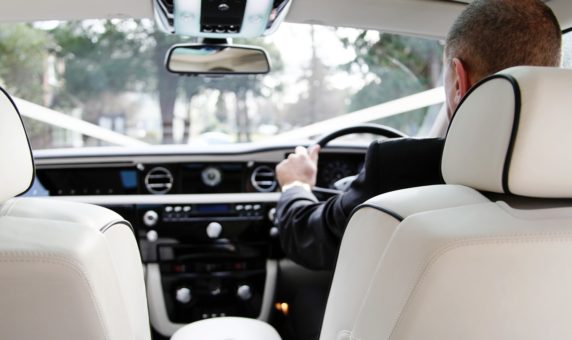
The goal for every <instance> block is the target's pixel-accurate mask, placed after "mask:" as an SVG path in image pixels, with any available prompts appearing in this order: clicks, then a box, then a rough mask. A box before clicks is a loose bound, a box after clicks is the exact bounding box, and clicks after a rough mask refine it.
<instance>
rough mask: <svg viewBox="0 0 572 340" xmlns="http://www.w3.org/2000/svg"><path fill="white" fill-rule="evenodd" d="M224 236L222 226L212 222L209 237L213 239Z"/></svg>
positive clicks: (209, 226) (208, 228)
mask: <svg viewBox="0 0 572 340" xmlns="http://www.w3.org/2000/svg"><path fill="white" fill-rule="evenodd" d="M221 234H222V224H220V223H218V222H211V223H209V225H208V226H207V236H208V237H209V238H211V239H216V238H219V237H220V235H221Z"/></svg>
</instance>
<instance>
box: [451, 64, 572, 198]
mask: <svg viewBox="0 0 572 340" xmlns="http://www.w3.org/2000/svg"><path fill="white" fill-rule="evenodd" d="M571 101H572V70H565V69H558V68H546V67H516V68H511V69H508V70H505V71H502V72H500V73H499V74H496V75H494V76H492V77H490V78H487V79H485V80H483V81H482V82H480V83H479V84H477V85H475V86H474V87H473V88H472V89H471V91H470V92H469V93H468V94H467V95H466V96H465V98H464V100H463V101H462V103H461V105H460V106H459V108H458V109H457V112H456V113H455V116H454V117H453V121H452V122H451V126H450V128H449V132H448V134H447V140H446V142H445V149H444V151H443V161H442V164H441V167H442V172H443V178H444V179H445V182H447V183H449V184H461V185H465V186H469V187H472V188H475V189H477V190H482V191H489V192H495V193H505V194H514V195H520V196H527V197H538V198H572V152H571V151H570V150H571V148H572V105H571V104H570V103H571Z"/></svg>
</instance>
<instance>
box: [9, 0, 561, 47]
mask: <svg viewBox="0 0 572 340" xmlns="http://www.w3.org/2000/svg"><path fill="white" fill-rule="evenodd" d="M292 1H293V4H292V8H291V11H290V13H289V15H288V17H287V19H286V21H288V22H295V23H315V24H322V25H329V26H340V27H356V28H368V29H376V30H380V31H385V32H393V33H402V34H410V35H419V36H428V37H436V38H443V37H444V36H445V35H446V33H447V31H448V29H449V27H450V26H451V24H452V23H453V20H454V19H455V17H456V16H457V15H458V14H459V13H460V12H461V11H462V10H463V8H464V6H465V4H464V3H466V2H470V1H471V0H459V1H454V0H351V1H349V0H292ZM548 4H549V5H550V6H551V7H552V8H553V9H554V11H555V13H556V15H557V16H558V18H559V20H560V23H561V26H562V28H563V29H566V28H569V27H572V1H570V0H549V1H548ZM118 17H119V18H125V17H130V18H153V11H152V2H151V0H96V1H94V0H73V1H70V0H18V1H5V2H4V3H3V4H2V10H1V11H0V22H18V21H38V20H79V19H100V18H118Z"/></svg>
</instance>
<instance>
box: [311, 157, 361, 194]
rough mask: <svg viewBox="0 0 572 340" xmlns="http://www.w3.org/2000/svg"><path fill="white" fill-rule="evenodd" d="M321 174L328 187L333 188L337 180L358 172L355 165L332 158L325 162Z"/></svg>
mask: <svg viewBox="0 0 572 340" xmlns="http://www.w3.org/2000/svg"><path fill="white" fill-rule="evenodd" d="M321 171H322V172H321V173H320V174H319V176H320V177H321V178H322V181H323V183H324V184H325V185H326V186H327V187H328V188H333V187H334V183H336V181H338V180H340V179H342V178H345V177H348V176H352V175H355V174H356V171H355V170H354V169H353V167H352V166H351V165H350V164H348V163H347V162H344V161H341V160H332V161H328V162H327V163H325V164H324V166H323V167H322V169H321Z"/></svg>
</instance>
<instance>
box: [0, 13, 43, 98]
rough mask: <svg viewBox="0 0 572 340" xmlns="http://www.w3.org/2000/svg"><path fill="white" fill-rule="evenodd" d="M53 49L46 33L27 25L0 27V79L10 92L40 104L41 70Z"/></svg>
mask: <svg viewBox="0 0 572 340" xmlns="http://www.w3.org/2000/svg"><path fill="white" fill-rule="evenodd" d="M50 48H53V44H52V41H51V39H50V37H49V35H48V34H47V33H46V32H43V31H40V30H37V29H35V28H33V27H32V26H31V25H28V24H2V25H0V79H1V80H2V82H3V83H4V85H5V86H6V87H7V90H8V91H10V93H12V94H14V95H16V96H18V97H20V98H23V99H27V100H31V101H36V102H40V103H41V102H43V98H42V95H43V84H44V70H45V65H46V57H47V55H48V50H49V49H50Z"/></svg>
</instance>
